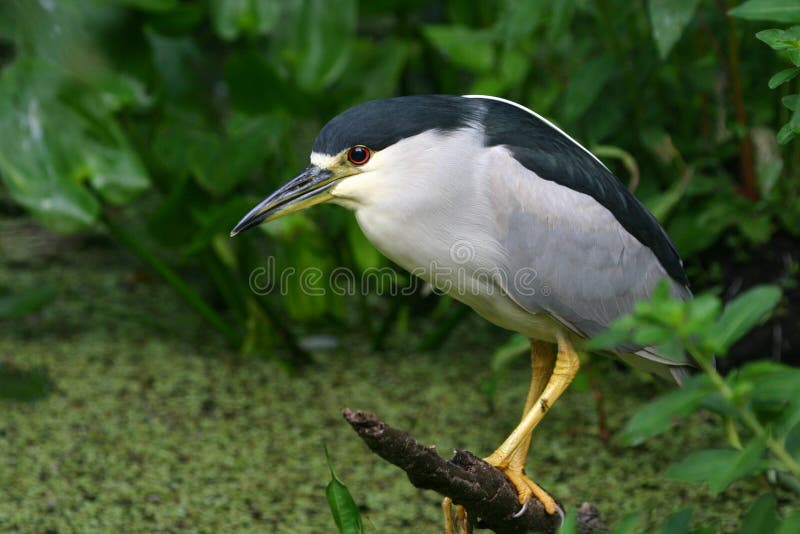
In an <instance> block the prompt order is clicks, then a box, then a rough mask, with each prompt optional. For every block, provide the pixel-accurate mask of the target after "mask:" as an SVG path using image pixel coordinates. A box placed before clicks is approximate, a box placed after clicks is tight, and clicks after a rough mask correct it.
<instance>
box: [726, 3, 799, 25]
mask: <svg viewBox="0 0 800 534" xmlns="http://www.w3.org/2000/svg"><path fill="white" fill-rule="evenodd" d="M728 15H731V16H734V17H739V18H742V19H748V20H768V21H771V22H788V23H793V22H800V4H798V3H797V0H748V1H747V2H745V3H743V4H741V5H738V6H736V7H734V8H733V9H730V10H729V11H728Z"/></svg>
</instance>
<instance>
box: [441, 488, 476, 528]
mask: <svg viewBox="0 0 800 534" xmlns="http://www.w3.org/2000/svg"><path fill="white" fill-rule="evenodd" d="M442 512H444V534H455V532H456V530H455V525H458V528H459V532H460V534H469V525H468V523H467V512H466V510H464V507H463V506H460V505H456V521H455V523H453V500H452V499H451V498H450V497H445V498H444V500H443V501H442Z"/></svg>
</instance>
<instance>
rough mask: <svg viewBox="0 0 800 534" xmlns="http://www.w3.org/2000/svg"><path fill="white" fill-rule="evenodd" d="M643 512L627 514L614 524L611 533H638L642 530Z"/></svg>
mask: <svg viewBox="0 0 800 534" xmlns="http://www.w3.org/2000/svg"><path fill="white" fill-rule="evenodd" d="M642 519H643V517H642V512H635V513H632V514H629V515H626V516H625V517H623V518H622V519H620V520H619V521H617V522H616V523H615V524H614V530H612V531H611V534H637V533H638V532H642Z"/></svg>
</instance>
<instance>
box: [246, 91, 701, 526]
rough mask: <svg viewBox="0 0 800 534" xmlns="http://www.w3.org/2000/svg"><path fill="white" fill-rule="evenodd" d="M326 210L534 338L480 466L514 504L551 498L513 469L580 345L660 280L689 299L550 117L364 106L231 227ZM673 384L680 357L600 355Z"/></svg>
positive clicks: (446, 99)
mask: <svg viewBox="0 0 800 534" xmlns="http://www.w3.org/2000/svg"><path fill="white" fill-rule="evenodd" d="M322 202H330V203H333V204H338V205H341V206H344V207H345V208H348V209H350V210H352V211H353V212H354V213H355V218H356V220H357V222H358V225H359V226H360V228H361V230H362V231H363V233H364V234H365V235H366V237H367V239H368V240H369V241H370V242H371V243H372V244H373V245H374V246H375V247H376V248H377V249H378V250H379V251H380V252H381V253H382V254H384V255H385V256H386V257H387V258H389V259H390V260H391V261H393V262H394V263H396V264H397V265H399V266H400V267H402V268H403V269H405V270H407V271H409V272H411V273H413V274H415V275H416V276H418V277H420V278H422V279H423V280H424V281H426V282H428V283H430V284H431V285H432V286H433V287H435V288H437V289H438V290H439V291H440V292H442V293H446V294H448V295H450V296H452V297H453V298H455V299H456V300H459V301H461V302H463V303H464V304H466V305H468V306H470V307H471V308H472V309H473V310H475V311H476V312H477V313H478V315H480V316H482V317H483V318H485V319H487V320H488V321H489V322H491V323H494V324H496V325H498V326H500V327H502V328H505V329H507V330H510V331H513V332H518V333H519V334H522V335H523V336H526V337H527V338H528V339H529V340H530V344H531V372H532V375H531V381H530V386H529V390H528V394H527V397H526V401H525V405H524V409H523V415H522V418H521V420H520V422H519V424H518V425H517V427H516V428H515V429H514V430H513V431H512V432H511V434H510V435H509V436H508V438H506V440H505V441H504V442H503V443H502V444H501V445H500V446H499V447H498V448H497V449H496V450H495V451H494V452H492V453H491V454H490V455H489V456H488V457H486V458H485V461H487V462H488V463H489V464H491V465H492V466H494V467H496V468H498V469H500V470H501V471H502V472H503V473H504V474H505V475H506V477H508V479H509V480H510V481H511V482H512V483H513V485H514V487H515V488H516V490H517V493H518V496H519V502H520V504H521V505H523V506H525V505H527V503H528V501H529V499H531V498H532V497H535V498H536V499H538V500H539V501H540V502H541V503H542V504H543V506H544V508H545V510H546V511H547V512H548V513H549V514H554V513H556V512H558V513H559V514H562V516H563V511H562V510H561V509H560V507H559V506H558V504H557V503H556V501H555V499H554V498H553V497H552V496H551V495H550V494H549V493H548V492H547V491H545V490H544V489H543V488H542V487H541V486H540V485H539V484H538V483H536V482H535V481H534V480H533V479H532V478H530V477H529V476H528V475H527V474H526V471H525V466H526V460H527V456H528V450H529V446H530V442H531V434H532V433H533V430H534V429H535V427H536V426H537V425H538V424H539V422H540V421H541V420H542V419H543V418H544V416H545V414H546V413H547V412H549V411H550V409H552V407H553V405H554V404H555V402H556V400H558V398H559V397H560V396H561V395H562V393H564V391H565V390H566V389H567V387H568V386H569V385H570V383H571V382H572V380H573V378H574V377H575V375H576V373H577V372H578V369H579V366H580V360H579V356H578V351H579V350H580V347H581V344H582V343H583V341H584V340H586V339H587V338H590V337H592V336H595V335H597V334H599V333H601V332H603V331H604V330H606V329H608V327H609V326H610V325H611V323H613V322H614V321H615V320H616V319H618V318H620V317H622V316H624V315H626V314H628V313H630V312H632V311H633V309H634V305H635V303H636V302H637V301H638V300H642V299H648V298H649V297H650V296H651V295H652V293H653V291H654V290H655V288H656V286H657V285H658V284H659V283H661V282H662V280H666V282H665V283H666V284H667V285H668V288H669V293H670V295H671V296H672V297H674V298H677V299H681V300H687V299H689V298H691V291H690V289H689V284H688V280H687V276H686V273H685V271H684V268H683V262H682V260H681V257H680V255H679V253H678V251H677V249H676V248H675V245H674V244H673V242H672V241H671V240H670V238H669V236H668V235H667V232H666V231H665V230H664V228H663V227H662V226H661V225H660V224H659V222H658V221H657V220H656V218H655V217H654V216H653V215H652V214H651V213H650V212H649V211H648V210H647V209H646V208H645V207H644V205H643V204H642V203H641V202H640V201H639V200H638V199H637V198H636V197H635V196H634V195H633V194H632V193H631V192H630V191H629V190H628V189H627V188H626V187H625V186H624V185H623V184H622V183H621V182H620V180H619V179H618V178H617V177H616V176H615V175H614V174H613V173H612V172H611V171H610V170H609V169H608V167H607V166H606V165H605V164H603V162H601V161H600V160H599V159H598V158H597V157H596V156H595V155H594V154H592V153H591V152H590V151H589V150H587V149H586V148H584V147H583V146H582V145H581V144H580V143H578V142H577V141H576V140H575V139H573V138H572V137H570V136H569V135H567V134H566V133H565V132H564V131H563V130H562V129H560V128H559V127H558V126H556V125H555V124H554V123H553V122H551V121H550V120H548V119H546V118H544V117H543V116H541V115H539V114H537V113H536V112H534V111H532V110H530V109H528V108H527V107H525V106H523V105H521V104H518V103H516V102H513V101H510V100H506V99H502V98H499V97H495V96H484V95H462V96H457V95H413V96H400V97H393V98H386V99H381V100H373V101H368V102H363V103H361V104H358V105H356V106H354V107H352V108H350V109H347V110H345V111H344V112H342V113H341V114H339V115H337V116H335V117H334V118H333V119H331V120H330V121H329V122H328V123H327V124H326V125H325V126H324V127H323V128H322V129H321V130H320V132H319V134H318V135H317V137H316V139H315V141H314V144H313V148H312V152H311V156H310V164H309V165H308V166H307V167H306V168H305V169H304V170H303V171H302V172H300V173H299V174H298V175H297V176H296V177H294V178H293V179H291V180H290V181H289V182H287V183H286V184H285V185H283V186H282V187H280V188H279V189H278V190H276V191H275V192H273V193H272V194H270V195H269V196H267V197H266V198H265V199H264V200H263V201H261V202H260V203H258V204H257V205H256V206H255V207H254V208H253V209H252V210H251V211H250V212H249V213H247V214H246V215H245V216H244V217H243V218H242V219H241V221H240V222H239V223H238V224H237V225H236V226H235V227H234V228H233V230H232V231H231V236H234V235H236V234H238V233H240V232H242V231H244V230H247V229H249V228H252V227H254V226H256V225H259V224H261V223H264V222H267V221H271V220H274V219H277V218H278V217H283V216H285V215H287V214H290V213H293V212H297V211H299V210H303V209H306V208H308V207H311V206H313V205H315V204H319V203H322ZM612 356H615V357H617V358H619V359H621V360H623V361H625V362H627V363H629V364H632V365H634V366H636V367H639V368H642V369H644V370H646V371H649V372H651V373H654V374H656V375H659V376H662V377H664V378H666V379H668V380H672V381H675V382H677V383H678V384H680V383H681V382H682V380H683V379H684V377H685V376H686V375H687V373H688V371H689V369H690V368H691V366H692V362H691V361H688V360H687V361H679V360H675V359H672V358H668V357H665V356H664V355H662V354H659V352H658V351H657V350H656V349H655V348H654V347H648V346H638V345H633V344H623V345H620V346H617V347H615V349H614V350H613V351H612Z"/></svg>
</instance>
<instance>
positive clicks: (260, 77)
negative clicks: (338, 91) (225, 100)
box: [225, 51, 305, 115]
mask: <svg viewBox="0 0 800 534" xmlns="http://www.w3.org/2000/svg"><path fill="white" fill-rule="evenodd" d="M225 85H226V86H227V88H228V92H229V93H230V96H231V101H232V102H233V105H234V106H235V107H236V108H237V110H241V111H243V112H245V113H251V114H254V115H255V114H261V113H269V112H272V111H274V110H276V109H291V110H292V111H298V112H299V110H301V109H302V108H303V107H304V105H305V102H304V100H303V99H302V97H301V96H299V95H298V94H297V91H296V90H294V89H293V88H290V87H289V85H288V84H287V83H286V81H285V80H284V79H283V78H281V77H280V76H278V73H277V72H276V69H275V67H274V65H271V64H270V63H269V62H268V61H267V60H266V58H265V57H264V56H262V55H261V54H258V53H255V52H252V51H249V52H242V53H238V54H232V55H231V57H230V58H229V59H228V61H227V62H226V63H225Z"/></svg>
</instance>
